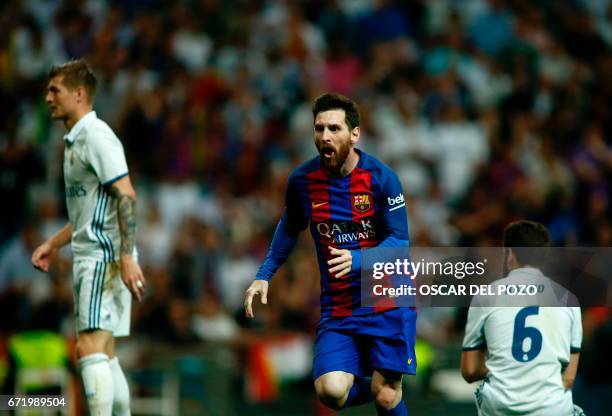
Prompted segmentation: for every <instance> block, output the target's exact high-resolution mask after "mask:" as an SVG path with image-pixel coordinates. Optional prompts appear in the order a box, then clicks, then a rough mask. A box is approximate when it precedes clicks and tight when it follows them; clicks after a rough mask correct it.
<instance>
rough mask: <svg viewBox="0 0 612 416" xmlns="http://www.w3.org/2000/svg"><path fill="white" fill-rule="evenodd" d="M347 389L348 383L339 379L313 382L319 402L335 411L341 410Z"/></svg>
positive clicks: (323, 379)
mask: <svg viewBox="0 0 612 416" xmlns="http://www.w3.org/2000/svg"><path fill="white" fill-rule="evenodd" d="M349 388H350V386H349V385H348V383H347V382H346V381H345V380H343V379H342V378H340V377H328V378H319V379H317V380H316V381H315V390H316V392H317V396H318V397H319V400H321V402H323V404H325V405H326V406H328V407H331V408H332V409H335V410H339V409H341V408H342V405H343V404H344V399H345V396H346V395H347V392H348V389H349Z"/></svg>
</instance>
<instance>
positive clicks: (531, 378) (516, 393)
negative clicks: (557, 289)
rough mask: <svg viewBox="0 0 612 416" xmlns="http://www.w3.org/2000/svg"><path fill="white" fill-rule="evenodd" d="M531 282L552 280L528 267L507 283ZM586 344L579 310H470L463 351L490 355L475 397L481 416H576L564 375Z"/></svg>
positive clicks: (511, 277)
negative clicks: (572, 357) (524, 415)
mask: <svg viewBox="0 0 612 416" xmlns="http://www.w3.org/2000/svg"><path fill="white" fill-rule="evenodd" d="M526 275H528V276H526ZM526 277H528V278H529V279H531V280H533V279H534V278H536V279H537V280H544V279H547V278H546V277H545V276H543V275H542V273H541V272H540V271H539V270H537V269H534V268H529V267H525V268H520V269H515V270H513V271H512V272H511V273H510V274H509V275H508V277H507V278H506V279H503V280H504V282H505V283H506V284H510V283H516V282H519V281H524V279H525V278H526ZM548 280H550V279H548ZM507 304H512V303H511V302H508V303H507ZM498 305H499V303H498ZM581 343H582V322H581V314H580V308H578V307H541V306H524V307H517V306H507V307H503V306H489V307H471V308H470V310H469V313H468V321H467V326H466V330H465V338H464V340H463V349H464V351H466V350H474V349H486V350H487V354H486V366H487V368H488V369H489V375H488V376H487V378H486V379H485V380H483V382H482V383H481V384H480V386H479V387H478V389H477V390H476V393H475V394H476V403H477V406H478V409H479V414H481V415H486V416H491V415H508V414H529V415H532V416H538V415H542V416H544V415H546V416H548V415H558V416H564V415H568V416H571V415H573V414H574V413H573V412H574V406H573V400H572V392H571V390H566V389H565V387H564V386H563V382H562V378H561V372H562V369H563V368H564V367H565V366H566V365H567V364H568V363H569V359H570V354H571V353H573V352H579V351H580V345H581Z"/></svg>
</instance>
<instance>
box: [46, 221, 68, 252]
mask: <svg viewBox="0 0 612 416" xmlns="http://www.w3.org/2000/svg"><path fill="white" fill-rule="evenodd" d="M71 240H72V224H70V223H67V224H66V225H64V226H63V227H62V229H61V230H59V231H58V232H56V233H55V234H53V236H52V237H51V238H50V239H49V240H48V241H47V242H48V243H49V244H50V245H51V246H52V247H54V248H61V247H64V246H65V245H66V244H68V243H70V241H71Z"/></svg>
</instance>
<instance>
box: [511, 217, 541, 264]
mask: <svg viewBox="0 0 612 416" xmlns="http://www.w3.org/2000/svg"><path fill="white" fill-rule="evenodd" d="M549 246H550V234H549V233H548V230H547V229H546V227H545V226H544V225H543V224H540V223H539V222H535V221H528V220H520V221H515V222H511V223H510V224H508V225H507V226H506V228H505V229H504V247H508V248H511V249H512V252H513V253H514V255H515V256H516V261H517V262H518V263H519V264H521V265H524V264H530V265H534V266H535V265H542V264H543V263H544V262H545V260H546V253H547V251H548V250H546V249H544V250H532V249H530V247H549ZM522 247H525V248H522Z"/></svg>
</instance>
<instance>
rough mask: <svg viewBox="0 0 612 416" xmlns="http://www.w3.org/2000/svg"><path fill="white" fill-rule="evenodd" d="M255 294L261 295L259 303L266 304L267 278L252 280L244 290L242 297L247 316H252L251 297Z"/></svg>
mask: <svg viewBox="0 0 612 416" xmlns="http://www.w3.org/2000/svg"><path fill="white" fill-rule="evenodd" d="M255 295H261V303H262V304H264V305H266V304H267V303H268V281H267V280H254V281H253V283H251V286H249V288H248V289H247V290H246V296H245V297H244V311H245V314H246V317H247V318H254V317H255V315H254V314H253V297H254V296H255Z"/></svg>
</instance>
